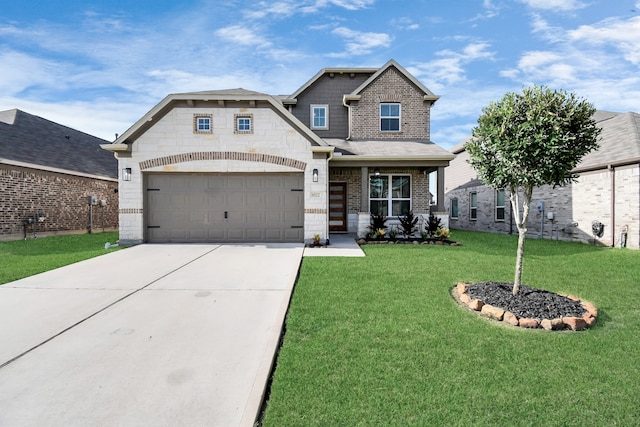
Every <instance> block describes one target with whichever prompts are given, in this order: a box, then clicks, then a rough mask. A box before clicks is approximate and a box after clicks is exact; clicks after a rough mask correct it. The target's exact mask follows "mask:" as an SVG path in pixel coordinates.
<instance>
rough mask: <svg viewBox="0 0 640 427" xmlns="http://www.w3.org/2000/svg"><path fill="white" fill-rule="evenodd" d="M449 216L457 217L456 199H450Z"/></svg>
mask: <svg viewBox="0 0 640 427" xmlns="http://www.w3.org/2000/svg"><path fill="white" fill-rule="evenodd" d="M449 212H450V213H451V218H456V219H457V218H458V199H451V209H450V211H449Z"/></svg>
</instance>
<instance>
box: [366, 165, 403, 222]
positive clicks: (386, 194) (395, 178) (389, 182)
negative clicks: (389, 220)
mask: <svg viewBox="0 0 640 427" xmlns="http://www.w3.org/2000/svg"><path fill="white" fill-rule="evenodd" d="M369 210H370V212H371V213H374V214H377V215H385V216H399V215H405V214H406V213H407V212H409V211H410V210H411V176H410V175H372V176H371V177H370V178H369Z"/></svg>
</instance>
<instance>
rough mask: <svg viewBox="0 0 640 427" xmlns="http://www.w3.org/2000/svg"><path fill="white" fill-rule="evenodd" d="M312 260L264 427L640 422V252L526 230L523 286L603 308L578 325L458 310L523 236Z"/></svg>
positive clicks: (509, 269)
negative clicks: (593, 319)
mask: <svg viewBox="0 0 640 427" xmlns="http://www.w3.org/2000/svg"><path fill="white" fill-rule="evenodd" d="M453 239H455V240H457V241H459V242H461V243H462V244H463V246H461V247H446V246H423V245H420V246H414V245H406V246H404V245H403V246H385V245H375V246H373V245H372V246H365V247H364V250H365V252H366V254H367V257H366V258H305V259H304V262H303V265H302V268H301V273H300V278H299V281H298V283H297V285H296V289H295V292H294V296H293V299H292V302H291V307H290V310H289V313H288V317H287V322H286V334H285V336H284V341H283V347H282V349H281V351H280V354H279V358H278V362H277V368H276V371H275V374H274V378H273V383H272V387H271V394H270V398H269V400H268V402H267V407H266V412H265V415H264V420H263V425H264V426H408V425H410V426H432V425H433V426H440V425H443V426H445V425H446V426H470V425H474V426H483V425H484V426H497V425H517V426H584V425H592V426H596V425H607V426H613V425H620V426H630V425H639V423H640V421H639V420H640V406H639V405H638V402H637V396H639V395H640V287H639V286H638V284H639V283H638V281H639V279H638V278H640V252H638V251H630V250H618V249H605V248H596V247H593V246H588V245H583V244H571V243H565V242H556V241H548V240H544V241H541V240H533V239H529V240H527V242H526V247H525V260H524V273H523V283H524V284H527V285H530V286H534V287H538V288H543V289H547V290H551V291H555V292H566V293H572V294H574V295H577V296H579V297H580V298H583V299H586V300H588V301H591V302H593V303H595V304H596V305H597V306H598V308H599V310H600V317H599V319H598V322H597V324H596V325H595V326H594V327H593V328H591V329H589V330H587V331H582V332H547V331H543V330H520V329H516V328H509V327H505V326H502V325H500V324H498V323H497V322H491V321H489V320H486V319H483V318H481V317H479V316H477V315H476V314H475V313H472V312H469V311H467V310H465V309H463V308H461V307H460V306H458V305H457V304H456V303H455V302H454V300H453V299H452V297H451V294H450V291H451V288H452V287H453V286H454V285H455V283H457V282H458V281H467V282H474V281H486V280H498V281H509V282H512V281H513V272H514V264H515V249H516V244H517V240H516V238H515V236H503V235H497V234H488V233H474V232H463V231H454V234H453Z"/></svg>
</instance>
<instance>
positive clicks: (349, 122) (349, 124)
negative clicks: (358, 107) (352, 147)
mask: <svg viewBox="0 0 640 427" xmlns="http://www.w3.org/2000/svg"><path fill="white" fill-rule="evenodd" d="M342 105H343V106H345V107H346V108H347V120H348V126H349V128H348V130H347V137H346V138H345V139H346V140H347V141H349V140H350V139H351V104H347V96H346V95H342ZM332 157H333V154H332Z"/></svg>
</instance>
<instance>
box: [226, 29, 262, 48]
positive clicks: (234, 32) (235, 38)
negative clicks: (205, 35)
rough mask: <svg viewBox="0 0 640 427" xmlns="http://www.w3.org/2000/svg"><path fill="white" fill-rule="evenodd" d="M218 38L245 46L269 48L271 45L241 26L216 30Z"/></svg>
mask: <svg viewBox="0 0 640 427" xmlns="http://www.w3.org/2000/svg"><path fill="white" fill-rule="evenodd" d="M215 34H216V36H218V37H220V38H223V39H225V40H227V41H230V42H232V43H237V44H240V45H243V46H258V47H268V46H270V45H271V43H270V42H269V41H267V40H265V39H264V38H263V37H260V36H259V35H257V34H256V33H254V32H253V31H251V30H250V29H248V28H246V27H242V26H240V25H232V26H230V27H224V28H220V29H218V30H216V32H215Z"/></svg>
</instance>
